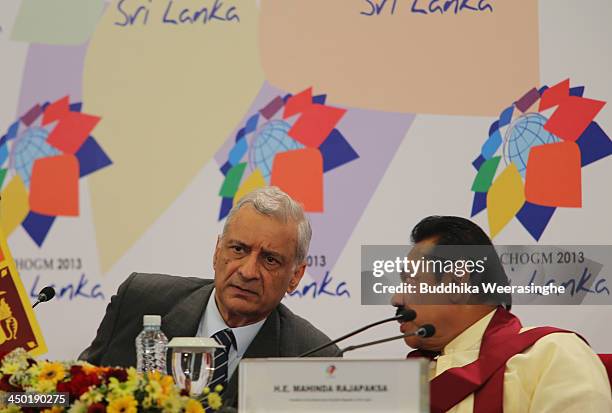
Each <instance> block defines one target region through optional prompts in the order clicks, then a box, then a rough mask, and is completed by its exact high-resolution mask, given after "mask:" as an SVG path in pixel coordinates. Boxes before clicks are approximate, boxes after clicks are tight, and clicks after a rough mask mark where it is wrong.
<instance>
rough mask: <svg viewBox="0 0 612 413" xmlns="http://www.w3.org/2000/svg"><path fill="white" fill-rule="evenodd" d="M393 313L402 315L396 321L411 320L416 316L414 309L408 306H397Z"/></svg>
mask: <svg viewBox="0 0 612 413" xmlns="http://www.w3.org/2000/svg"><path fill="white" fill-rule="evenodd" d="M395 315H396V316H399V315H401V316H402V317H401V318H400V319H399V320H398V321H412V320H414V319H415V318H416V316H417V314H416V311H414V310H412V309H410V308H404V307H398V308H397V311H395Z"/></svg>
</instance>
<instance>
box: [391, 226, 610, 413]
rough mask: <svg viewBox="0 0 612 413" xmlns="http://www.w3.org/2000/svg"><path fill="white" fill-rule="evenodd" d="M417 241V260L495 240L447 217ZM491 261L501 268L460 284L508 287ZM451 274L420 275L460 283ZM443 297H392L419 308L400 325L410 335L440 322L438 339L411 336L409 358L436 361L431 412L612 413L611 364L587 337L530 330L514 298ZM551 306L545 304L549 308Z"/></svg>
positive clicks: (419, 233)
mask: <svg viewBox="0 0 612 413" xmlns="http://www.w3.org/2000/svg"><path fill="white" fill-rule="evenodd" d="M412 241H413V242H414V243H415V247H414V249H413V251H411V253H410V255H409V257H411V258H412V259H418V258H419V257H423V256H425V255H426V254H427V251H429V250H431V249H432V248H438V246H440V245H442V246H447V245H489V246H491V245H492V244H491V241H490V239H489V238H488V236H487V235H486V234H485V233H484V231H482V229H480V228H479V227H478V226H477V225H476V224H474V223H472V222H471V221H469V220H466V219H463V218H459V217H440V216H433V217H428V218H425V219H424V220H422V221H421V222H420V223H419V224H417V226H416V227H415V228H414V229H413V231H412ZM487 258H488V259H489V264H490V267H489V268H493V267H495V268H496V269H495V270H494V271H493V272H491V271H490V269H488V270H487V271H489V272H488V273H485V274H484V275H483V278H482V279H478V280H472V281H470V277H471V276H472V275H471V274H468V276H466V277H464V278H462V279H461V280H458V281H457V282H486V281H492V282H497V283H504V284H505V285H507V284H508V280H507V277H506V275H505V273H504V271H503V267H502V266H501V264H500V263H499V259H498V258H496V255H494V254H492V256H490V257H487ZM452 277H453V274H448V273H445V274H433V273H420V274H419V275H418V276H417V277H416V278H418V279H419V281H420V282H427V283H430V284H432V285H433V284H438V283H440V282H455V281H454V280H453V279H452ZM412 282H414V280H412ZM489 298H490V297H489ZM444 299H445V300H449V304H444V305H442V304H441V303H440V302H437V303H436V305H431V304H430V303H427V304H423V303H424V301H423V297H420V298H419V297H415V296H414V295H409V294H396V295H395V296H394V297H393V301H392V303H393V305H395V306H397V307H409V308H411V309H413V310H415V311H416V313H417V318H416V319H415V320H413V321H412V322H408V323H402V324H401V327H400V330H401V331H402V332H403V333H407V332H409V331H413V330H414V329H415V328H417V327H418V326H421V325H424V324H433V325H434V326H435V327H436V334H435V335H434V336H433V337H430V338H425V339H422V338H419V337H406V339H405V341H406V343H407V344H408V345H409V346H410V347H412V348H415V349H418V350H416V351H413V352H412V353H410V354H409V357H418V356H424V357H429V358H430V359H432V362H431V363H430V372H429V376H430V389H431V405H432V406H431V411H432V412H443V411H449V412H453V413H468V412H497V411H504V412H537V413H546V412H551V413H552V412H581V413H586V412H602V413H603V412H612V393H611V390H610V383H609V381H608V377H607V373H606V371H605V368H604V366H603V364H602V363H601V361H600V360H599V358H598V357H597V355H596V354H595V353H594V352H593V351H592V350H591V348H590V347H589V346H588V344H587V343H586V342H585V341H583V339H582V338H581V337H579V336H578V335H576V334H574V333H572V332H566V331H564V330H559V329H555V328H548V327H542V328H533V329H530V328H523V327H522V326H521V324H520V321H519V320H518V318H516V317H515V316H514V315H512V314H511V313H510V312H509V311H508V310H507V308H509V307H510V305H509V304H510V300H511V299H510V297H506V296H502V297H495V298H494V300H493V301H486V300H483V299H482V297H474V296H471V297H467V298H466V297H465V295H463V296H462V295H461V294H450V295H449V296H447V297H445V298H444ZM500 304H501V305H500ZM548 310H549V309H547V308H546V307H542V311H548ZM453 368H454V369H453Z"/></svg>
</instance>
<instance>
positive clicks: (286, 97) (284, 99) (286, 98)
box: [283, 93, 293, 103]
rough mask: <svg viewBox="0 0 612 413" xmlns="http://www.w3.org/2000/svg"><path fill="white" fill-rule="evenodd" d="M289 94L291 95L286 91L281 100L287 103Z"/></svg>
mask: <svg viewBox="0 0 612 413" xmlns="http://www.w3.org/2000/svg"><path fill="white" fill-rule="evenodd" d="M291 96H293V95H292V94H291V93H287V94H286V95H285V96H283V102H285V103H287V101H288V100H289V98H290V97H291Z"/></svg>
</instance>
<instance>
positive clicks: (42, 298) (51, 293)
mask: <svg viewBox="0 0 612 413" xmlns="http://www.w3.org/2000/svg"><path fill="white" fill-rule="evenodd" d="M53 297H55V290H54V289H53V287H51V286H47V287H45V288H43V289H42V290H40V292H39V293H38V297H36V302H35V303H34V305H33V306H32V308H34V307H36V306H37V305H38V304H40V303H45V302H47V301H49V300H50V299H52V298H53Z"/></svg>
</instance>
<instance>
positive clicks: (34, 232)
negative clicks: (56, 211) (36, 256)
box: [21, 211, 55, 247]
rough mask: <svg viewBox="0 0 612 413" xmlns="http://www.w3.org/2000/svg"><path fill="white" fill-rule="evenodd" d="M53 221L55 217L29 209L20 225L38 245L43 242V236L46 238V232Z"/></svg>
mask: <svg viewBox="0 0 612 413" xmlns="http://www.w3.org/2000/svg"><path fill="white" fill-rule="evenodd" d="M54 221H55V217H53V216H48V215H40V214H37V213H36V212H32V211H30V213H29V214H28V216H27V217H26V218H25V219H24V220H23V222H22V223H21V226H22V227H23V229H25V230H26V232H27V233H28V235H29V236H30V238H32V240H33V241H34V242H35V243H36V245H38V246H39V247H40V246H42V244H43V242H45V238H47V234H48V233H49V230H50V229H51V225H53V222H54Z"/></svg>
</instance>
